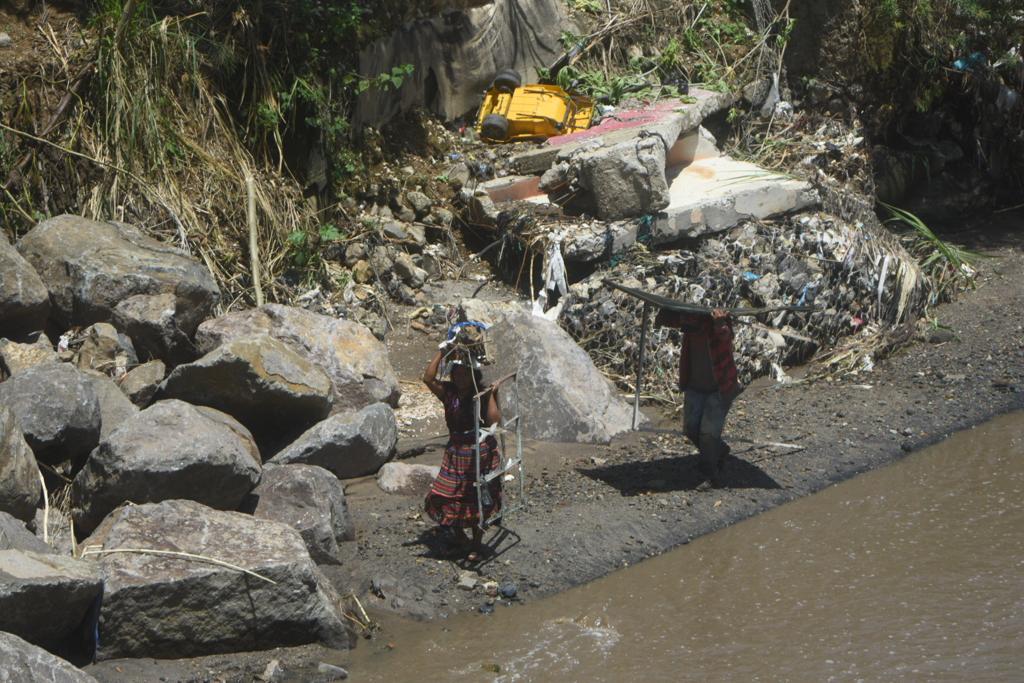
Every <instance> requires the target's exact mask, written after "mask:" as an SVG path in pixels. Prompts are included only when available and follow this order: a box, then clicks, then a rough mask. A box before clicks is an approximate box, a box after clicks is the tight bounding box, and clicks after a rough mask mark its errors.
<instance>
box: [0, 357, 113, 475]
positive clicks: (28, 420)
mask: <svg viewBox="0 0 1024 683" xmlns="http://www.w3.org/2000/svg"><path fill="white" fill-rule="evenodd" d="M0 405H5V406H7V407H8V408H10V410H11V412H12V413H14V417H15V418H16V419H17V422H18V427H19V428H20V429H21V432H22V433H23V434H24V435H25V440H26V441H27V442H28V445H29V446H31V447H32V452H33V453H34V454H35V456H36V459H37V460H39V461H40V462H44V463H47V464H50V465H58V464H60V463H62V462H64V461H66V460H72V461H75V460H78V459H81V458H84V457H85V456H86V455H88V453H89V451H91V450H92V449H93V448H95V447H96V444H97V443H98V442H99V439H100V404H99V401H98V400H97V399H96V392H95V391H93V388H92V384H91V383H90V382H89V380H88V379H86V377H85V375H84V374H83V373H81V372H79V371H78V370H76V369H75V368H74V366H72V365H70V364H68V363H45V364H43V365H37V366H35V367H32V368H29V369H28V370H25V371H24V372H21V373H18V374H17V375H15V376H14V377H11V378H10V379H8V380H6V381H4V382H0Z"/></svg>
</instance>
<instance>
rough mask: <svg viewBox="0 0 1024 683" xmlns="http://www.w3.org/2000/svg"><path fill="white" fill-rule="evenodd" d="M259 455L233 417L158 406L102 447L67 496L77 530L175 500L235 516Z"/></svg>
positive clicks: (256, 472)
mask: <svg viewBox="0 0 1024 683" xmlns="http://www.w3.org/2000/svg"><path fill="white" fill-rule="evenodd" d="M260 469H261V467H260V453H259V450H258V449H257V448H256V442H255V441H253V438H252V435H251V434H249V431H248V430H247V429H246V428H245V427H243V426H242V425H241V424H239V423H238V422H237V421H236V420H235V419H234V418H232V417H231V416H229V415H225V414H224V413H222V412H220V411H217V410H214V409H213V408H207V407H204V406H193V405H189V404H188V403H185V402H184V401H177V400H173V399H172V400H168V401H159V402H158V403H155V404H153V405H152V406H150V407H149V408H146V409H145V410H143V411H141V412H139V413H137V414H136V415H133V416H132V417H130V418H128V419H127V420H126V421H125V422H124V423H123V424H122V425H121V426H120V427H118V428H117V429H116V430H115V431H114V433H113V434H111V435H110V436H109V437H107V438H106V439H105V440H103V441H102V442H100V445H99V446H98V447H97V448H96V449H95V450H94V451H93V452H92V454H91V455H90V456H89V460H88V461H87V462H86V464H85V467H83V468H82V470H81V471H80V472H79V473H78V475H77V476H76V477H75V481H74V484H73V485H72V489H71V502H72V517H73V518H74V520H75V527H76V529H78V530H80V531H81V532H83V533H89V532H90V531H92V530H93V529H95V528H96V526H97V525H98V524H99V523H100V522H101V521H102V520H103V518H104V517H106V516H107V514H109V513H110V512H111V511H113V510H114V508H116V507H117V506H119V505H121V504H122V503H125V502H129V501H130V502H132V503H136V504H139V503H158V502H160V501H164V500H174V499H178V498H182V499H188V500H195V501H198V502H200V503H202V504H204V505H206V506H208V507H211V508H216V509H218V510H235V509H237V508H238V504H239V503H241V502H242V499H243V498H245V496H246V494H247V493H249V491H251V490H252V489H253V487H254V486H256V484H257V483H258V482H259V480H260Z"/></svg>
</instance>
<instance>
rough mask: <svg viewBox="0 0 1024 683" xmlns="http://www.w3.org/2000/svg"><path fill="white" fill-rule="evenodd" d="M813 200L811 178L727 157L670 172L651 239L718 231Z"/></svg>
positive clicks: (804, 205) (657, 240) (667, 239)
mask: <svg viewBox="0 0 1024 683" xmlns="http://www.w3.org/2000/svg"><path fill="white" fill-rule="evenodd" d="M817 203H818V196H817V193H815V191H814V189H813V188H812V187H811V185H810V183H807V182H805V181H803V180H797V179H795V178H791V177H789V176H785V175H782V174H779V173H774V172H772V171H767V170H765V169H763V168H761V167H759V166H757V165H756V164H751V163H748V162H745V161H737V160H735V159H732V158H730V157H727V156H720V157H717V158H710V159H702V160H699V161H695V162H693V163H692V164H689V165H688V166H684V167H682V168H680V169H674V170H672V171H670V172H669V205H668V206H667V207H666V208H665V209H664V210H663V211H662V212H661V213H660V214H659V215H658V216H657V217H655V220H654V226H653V230H652V237H653V241H654V243H655V244H659V243H665V242H673V241H675V240H678V239H680V238H685V237H699V236H701V235H704V234H707V233H714V232H721V231H723V230H728V229H729V228H732V227H734V226H735V225H737V224H739V223H740V222H741V221H743V220H748V219H763V218H769V217H771V216H777V215H780V214H784V213H789V212H791V211H797V210H800V209H805V208H807V207H809V206H813V205H815V204H817Z"/></svg>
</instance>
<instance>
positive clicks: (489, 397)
mask: <svg viewBox="0 0 1024 683" xmlns="http://www.w3.org/2000/svg"><path fill="white" fill-rule="evenodd" d="M446 356H447V358H446ZM442 360H447V362H448V365H449V367H450V369H451V370H450V373H449V374H450V380H449V381H447V382H442V381H441V380H439V379H438V377H437V371H438V368H439V367H440V365H441V362H442ZM423 382H424V384H426V385H427V387H428V388H429V389H430V391H431V392H432V393H433V394H434V396H437V398H438V399H440V400H441V403H443V404H444V420H445V423H446V424H447V425H448V445H447V447H446V448H445V450H444V458H443V459H442V460H441V471H440V473H439V474H438V475H437V478H436V479H435V480H434V484H433V485H432V486H431V487H430V493H428V494H427V498H426V501H425V508H426V512H427V515H429V516H430V518H431V519H433V520H434V521H435V522H437V523H438V524H439V525H440V526H441V528H442V530H444V531H445V532H446V533H449V534H451V535H452V536H453V539H454V542H455V544H456V545H457V547H458V549H459V551H460V552H465V553H466V559H467V560H469V561H470V562H476V561H478V560H480V557H481V553H482V551H483V547H482V545H481V540H482V539H483V530H482V529H481V528H480V523H481V521H482V520H481V519H480V508H479V505H478V501H477V489H476V443H475V441H476V434H477V430H476V427H477V425H476V416H475V415H474V404H475V401H474V400H473V397H474V396H475V395H476V394H477V393H479V392H481V391H483V390H484V388H483V387H482V386H481V384H482V375H481V373H480V369H479V363H478V362H477V360H476V359H475V358H474V357H473V355H472V354H471V353H469V352H467V351H466V350H464V349H461V348H455V345H454V340H448V341H444V342H442V343H441V345H440V347H439V348H438V351H437V353H436V354H435V355H434V357H433V359H431V361H430V363H429V364H428V365H427V369H426V370H425V371H424V373H423ZM500 422H501V412H500V410H499V409H498V396H497V389H495V388H494V387H491V388H489V389H488V390H487V391H486V393H484V394H483V395H482V396H481V397H480V425H479V426H480V427H481V428H484V427H486V426H487V425H493V424H495V423H500ZM500 463H501V456H500V454H499V451H498V443H497V441H496V440H495V438H494V437H493V436H487V437H486V438H484V439H483V440H482V441H481V442H480V475H481V477H482V476H484V475H486V474H487V473H488V472H490V471H492V470H494V469H497V468H498V467H499V466H500ZM482 502H483V513H484V520H486V519H487V518H489V517H490V516H491V515H493V514H494V513H495V512H498V511H499V510H500V509H501V480H500V478H498V479H495V480H493V481H491V482H490V483H489V484H488V485H487V486H486V487H485V488H484V489H483V501H482ZM467 528H472V534H473V536H472V539H470V538H467V537H466V533H465V531H464V529H467Z"/></svg>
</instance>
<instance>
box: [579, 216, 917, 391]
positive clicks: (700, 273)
mask: <svg viewBox="0 0 1024 683" xmlns="http://www.w3.org/2000/svg"><path fill="white" fill-rule="evenodd" d="M606 278H610V279H612V280H615V281H617V282H620V283H621V284H624V285H627V286H632V287H637V288H640V289H643V290H646V291H649V292H653V293H657V294H661V295H664V296H668V297H670V298H673V299H677V300H680V301H685V302H688V303H694V304H700V305H705V306H709V307H723V308H743V307H768V308H775V307H782V306H813V307H815V308H816V309H817V310H815V311H812V312H792V311H785V310H781V311H775V312H773V313H770V314H766V315H762V316H758V317H757V318H750V317H747V318H741V319H739V320H738V323H737V324H736V325H734V332H735V339H734V347H735V355H736V362H737V367H738V370H739V374H740V379H741V381H743V382H749V381H750V380H751V379H753V378H756V377H760V376H764V375H771V376H773V377H774V378H776V379H777V380H780V381H785V379H786V375H785V371H784V369H783V366H784V365H787V364H793V363H797V362H800V361H802V360H805V359H806V358H807V357H809V356H810V355H812V354H813V353H815V352H816V351H818V350H820V349H827V348H830V347H832V346H834V345H835V344H836V343H837V342H838V341H839V340H840V339H842V338H844V337H848V336H850V335H855V334H858V333H861V332H865V331H874V332H877V331H878V330H882V329H887V328H892V327H893V326H897V325H902V324H905V323H908V322H910V321H913V320H916V318H917V317H918V316H919V315H920V314H921V311H923V309H924V306H925V305H926V304H927V303H928V301H929V296H930V291H931V290H930V284H929V281H928V279H927V278H926V277H925V276H924V275H923V273H922V272H921V269H920V268H919V266H918V264H917V263H916V261H915V260H914V259H913V258H912V257H911V256H910V255H909V254H908V253H907V252H906V250H905V249H904V248H903V246H902V245H901V244H900V242H899V240H898V239H897V238H895V237H894V236H893V235H892V234H890V233H888V232H887V231H886V230H885V229H884V228H882V227H881V226H878V225H869V224H851V223H848V222H846V221H843V220H841V219H839V218H837V217H836V216H833V215H830V214H827V213H820V212H814V213H804V214H798V215H795V216H790V217H787V218H786V219H784V220H781V221H778V222H773V223H762V222H752V221H749V222H745V223H742V224H741V225H739V226H737V227H736V228H734V229H732V230H730V231H727V232H723V233H719V234H716V235H714V236H708V237H705V238H703V239H701V240H700V241H699V243H697V244H695V245H694V246H693V248H692V249H690V250H679V249H676V250H666V251H659V252H653V253H652V252H649V251H647V250H646V249H643V248H636V249H634V250H633V251H632V252H630V254H628V255H627V256H626V257H625V258H623V259H622V260H621V261H618V262H617V263H615V265H613V266H611V267H609V268H604V269H601V270H599V271H597V272H595V273H594V274H593V275H591V276H589V277H587V278H584V279H583V280H581V281H580V282H577V283H575V284H573V285H571V286H570V287H569V294H568V295H567V297H566V301H565V303H564V305H563V308H562V310H561V314H560V317H559V322H560V323H561V324H562V326H563V327H565V328H566V329H567V330H568V331H569V333H570V334H571V335H572V336H573V338H575V339H577V340H579V342H580V343H581V344H582V345H583V347H584V348H586V349H587V351H588V352H590V354H591V356H592V357H593V358H595V359H598V361H599V363H600V365H601V367H602V369H603V370H604V371H605V372H606V373H607V374H610V375H612V376H616V377H620V378H623V379H624V380H627V381H628V382H632V377H633V376H634V373H635V371H636V359H637V356H638V350H639V346H638V345H639V335H638V334H637V331H638V329H639V325H640V320H641V309H642V307H643V305H642V303H641V302H640V301H639V300H637V299H635V298H633V297H630V296H628V295H626V294H623V293H622V292H619V291H617V290H613V289H611V288H610V287H608V286H606V285H605V284H604V283H603V280H604V279H606ZM650 315H651V319H653V316H654V312H652V313H651V314H650ZM869 337H870V338H873V337H872V335H866V338H869ZM680 341H681V339H680V334H679V332H678V330H670V329H661V328H654V327H653V326H652V327H651V329H650V330H649V333H648V336H647V340H646V353H645V358H646V360H645V362H646V364H647V372H646V377H647V381H648V382H649V383H650V384H649V385H648V386H649V387H650V390H651V391H652V392H653V393H655V394H657V395H659V396H661V397H663V398H669V397H672V396H673V395H674V385H675V382H676V377H677V370H676V369H677V367H678V364H679V353H680ZM868 358H869V356H867V355H866V356H865V359H866V361H865V362H870V360H868ZM625 383H626V382H624V384H625ZM646 391H647V388H646V387H645V393H646Z"/></svg>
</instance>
